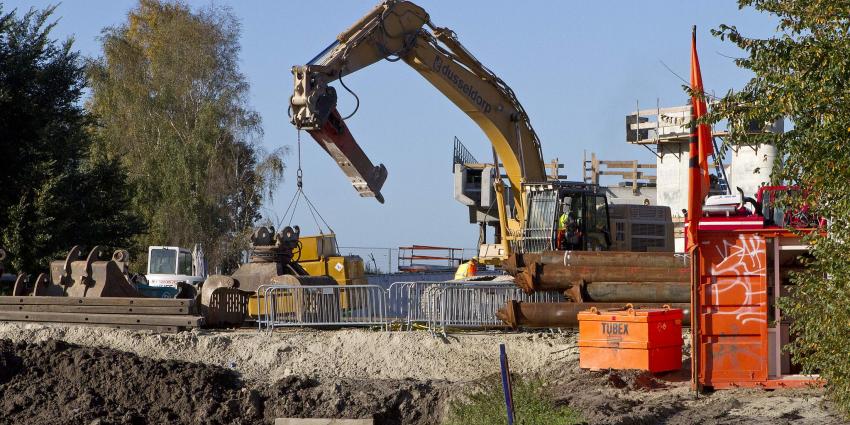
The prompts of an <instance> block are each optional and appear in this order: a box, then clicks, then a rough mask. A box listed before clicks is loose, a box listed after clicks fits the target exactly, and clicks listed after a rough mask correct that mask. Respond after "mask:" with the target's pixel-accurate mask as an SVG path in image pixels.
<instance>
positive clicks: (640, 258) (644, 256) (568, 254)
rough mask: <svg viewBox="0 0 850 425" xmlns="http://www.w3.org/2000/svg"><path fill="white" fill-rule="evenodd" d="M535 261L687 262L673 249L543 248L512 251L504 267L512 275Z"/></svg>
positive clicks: (655, 264)
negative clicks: (530, 251)
mask: <svg viewBox="0 0 850 425" xmlns="http://www.w3.org/2000/svg"><path fill="white" fill-rule="evenodd" d="M535 263H540V264H555V265H560V266H566V267H571V266H611V267H614V266H616V267H632V266H641V267H670V268H676V267H683V268H687V267H688V266H689V264H690V262H689V260H688V256H687V255H683V254H676V253H672V252H619V251H544V252H541V253H535V254H514V255H512V256H510V257H509V258H508V259H507V260H505V262H504V264H503V267H504V268H505V270H506V271H507V272H508V273H510V274H512V275H515V274H516V273H518V272H519V271H521V270H522V269H523V268H525V267H529V266H531V265H533V264H535Z"/></svg>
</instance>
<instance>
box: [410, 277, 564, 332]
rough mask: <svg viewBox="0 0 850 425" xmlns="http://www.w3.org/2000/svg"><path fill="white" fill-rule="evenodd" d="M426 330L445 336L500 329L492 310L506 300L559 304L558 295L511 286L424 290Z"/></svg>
mask: <svg viewBox="0 0 850 425" xmlns="http://www.w3.org/2000/svg"><path fill="white" fill-rule="evenodd" d="M424 295H425V298H426V300H425V303H424V305H425V306H426V308H427V312H426V313H425V315H426V316H427V318H428V329H429V330H430V331H431V332H432V333H442V334H443V335H445V334H446V332H447V329H449V328H463V329H487V328H504V327H506V325H505V323H504V322H502V320H500V319H499V318H498V317H497V316H496V311H498V310H499V308H501V306H503V305H505V303H507V302H508V301H511V300H516V301H525V302H560V301H563V300H564V298H563V295H561V294H560V293H558V292H536V293H533V294H530V295H529V294H526V293H525V292H523V291H522V289H520V288H518V287H516V286H515V285H513V284H463V285H457V284H443V285H434V286H432V287H430V288H428V289H426V291H425V294H424Z"/></svg>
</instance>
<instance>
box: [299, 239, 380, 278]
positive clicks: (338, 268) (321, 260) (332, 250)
mask: <svg viewBox="0 0 850 425" xmlns="http://www.w3.org/2000/svg"><path fill="white" fill-rule="evenodd" d="M299 253H300V254H295V256H296V261H297V262H298V264H300V265H301V267H303V268H304V270H305V271H306V272H307V274H309V275H310V276H330V277H332V278H333V279H334V280H335V281H336V283H337V284H339V285H365V284H366V283H367V281H366V269H365V267H364V264H363V259H362V258H360V256H357V255H340V254H339V252H338V251H337V244H336V235H334V234H324V235H317V236H302V237H301V248H300V249H299Z"/></svg>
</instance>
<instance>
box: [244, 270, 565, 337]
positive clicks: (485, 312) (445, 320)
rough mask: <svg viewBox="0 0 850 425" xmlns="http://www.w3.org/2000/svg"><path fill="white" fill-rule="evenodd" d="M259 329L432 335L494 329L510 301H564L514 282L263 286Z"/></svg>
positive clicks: (259, 308)
mask: <svg viewBox="0 0 850 425" xmlns="http://www.w3.org/2000/svg"><path fill="white" fill-rule="evenodd" d="M257 295H258V298H259V299H258V318H257V324H258V328H259V329H260V330H264V329H265V330H273V329H274V328H277V327H309V326H379V327H381V328H384V329H389V325H390V324H391V323H393V322H395V323H399V324H401V328H402V329H407V330H411V329H413V328H415V327H416V326H417V325H419V326H422V327H426V328H427V329H428V330H429V331H430V332H431V333H432V334H438V333H441V334H443V335H446V333H447V332H448V330H449V329H495V328H505V327H506V325H505V324H504V323H503V322H502V321H501V320H500V319H499V318H498V317H497V316H496V312H497V311H498V310H499V309H500V308H502V307H503V306H504V305H505V304H507V302H508V301H510V300H517V301H524V302H560V301H564V298H563V296H562V295H561V294H560V293H558V292H536V293H534V294H530V295H529V294H526V293H524V292H523V291H522V290H521V289H520V288H518V287H517V286H516V285H514V284H513V282H504V283H501V282H485V283H478V282H396V283H393V284H392V285H390V287H389V289H388V290H386V291H385V290H384V289H383V288H381V287H380V286H377V285H345V286H336V285H321V286H298V285H264V286H261V287H260V288H259V289H258V290H257Z"/></svg>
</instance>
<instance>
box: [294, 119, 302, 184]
mask: <svg viewBox="0 0 850 425" xmlns="http://www.w3.org/2000/svg"><path fill="white" fill-rule="evenodd" d="M295 175H296V176H297V178H298V190H301V188H302V187H303V186H304V179H303V177H304V173H303V172H302V171H301V129H300V128H299V129H298V171H297V172H296V174H295Z"/></svg>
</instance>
